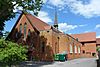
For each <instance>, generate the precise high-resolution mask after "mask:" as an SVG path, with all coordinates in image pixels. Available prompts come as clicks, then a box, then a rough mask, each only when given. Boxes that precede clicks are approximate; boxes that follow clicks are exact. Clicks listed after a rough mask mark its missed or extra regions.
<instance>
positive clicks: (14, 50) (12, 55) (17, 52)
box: [0, 39, 27, 66]
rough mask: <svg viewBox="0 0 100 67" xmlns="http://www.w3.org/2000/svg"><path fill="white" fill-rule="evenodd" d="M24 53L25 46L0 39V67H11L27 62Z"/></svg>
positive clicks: (25, 50) (25, 51)
mask: <svg viewBox="0 0 100 67" xmlns="http://www.w3.org/2000/svg"><path fill="white" fill-rule="evenodd" d="M26 53H27V49H26V47H25V46H21V45H18V44H16V43H13V42H10V41H5V40H3V39H0V63H1V64H2V65H3V64H4V66H11V65H14V64H17V63H18V62H21V61H25V60H27V55H26ZM1 64H0V65H1Z"/></svg>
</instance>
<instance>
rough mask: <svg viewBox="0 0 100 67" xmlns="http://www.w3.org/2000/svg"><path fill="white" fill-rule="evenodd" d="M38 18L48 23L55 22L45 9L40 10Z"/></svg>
mask: <svg viewBox="0 0 100 67" xmlns="http://www.w3.org/2000/svg"><path fill="white" fill-rule="evenodd" d="M38 18H39V19H41V20H42V21H44V22H46V23H49V22H53V21H52V19H51V18H50V17H49V16H48V13H47V12H45V11H39V14H38Z"/></svg>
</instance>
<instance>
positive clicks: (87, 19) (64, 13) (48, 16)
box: [4, 0, 100, 37]
mask: <svg viewBox="0 0 100 67" xmlns="http://www.w3.org/2000/svg"><path fill="white" fill-rule="evenodd" d="M43 2H44V5H43V7H42V9H41V11H40V12H39V16H38V18H40V19H41V20H43V21H45V22H46V23H48V24H50V25H53V24H54V13H55V6H56V8H57V13H58V25H59V30H60V31H63V32H64V33H68V34H79V33H86V32H96V34H97V37H100V7H99V5H100V0H43ZM30 13H31V12H30ZM18 16H19V15H16V18H14V19H11V20H10V21H7V22H6V25H5V30H4V31H11V29H12V27H13V26H14V24H15V22H16V20H17V19H18Z"/></svg>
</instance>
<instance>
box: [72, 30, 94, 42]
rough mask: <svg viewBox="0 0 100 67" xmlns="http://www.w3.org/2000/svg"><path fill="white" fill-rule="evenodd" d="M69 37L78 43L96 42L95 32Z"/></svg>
mask: <svg viewBox="0 0 100 67" xmlns="http://www.w3.org/2000/svg"><path fill="white" fill-rule="evenodd" d="M71 36H72V37H74V38H78V40H79V41H80V42H88V41H96V33H95V32H89V33H82V34H72V35H71Z"/></svg>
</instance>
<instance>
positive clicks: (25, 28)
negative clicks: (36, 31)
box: [24, 23, 27, 38]
mask: <svg viewBox="0 0 100 67" xmlns="http://www.w3.org/2000/svg"><path fill="white" fill-rule="evenodd" d="M26 30H27V24H26V23H25V24H24V38H26Z"/></svg>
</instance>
